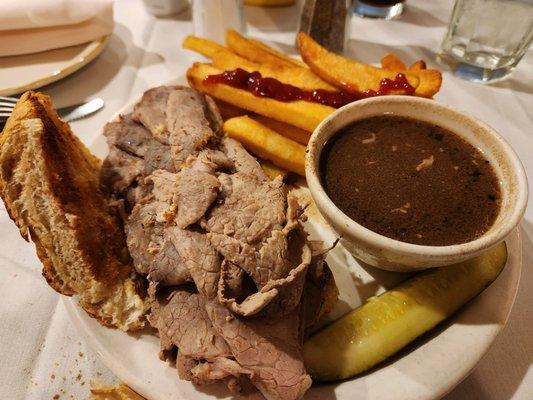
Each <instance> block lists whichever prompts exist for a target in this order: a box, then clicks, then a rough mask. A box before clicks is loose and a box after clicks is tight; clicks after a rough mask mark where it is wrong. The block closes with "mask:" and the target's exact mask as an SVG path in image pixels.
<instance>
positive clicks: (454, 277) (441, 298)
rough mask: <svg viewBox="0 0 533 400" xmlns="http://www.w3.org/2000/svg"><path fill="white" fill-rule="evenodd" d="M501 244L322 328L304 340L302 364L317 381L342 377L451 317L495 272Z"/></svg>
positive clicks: (502, 257)
mask: <svg viewBox="0 0 533 400" xmlns="http://www.w3.org/2000/svg"><path fill="white" fill-rule="evenodd" d="M506 261H507V248H506V246H505V243H501V244H499V245H497V246H495V247H493V248H492V249H490V250H488V251H487V252H485V253H483V254H482V255H480V256H478V257H476V258H474V259H471V260H468V261H464V262H462V263H459V264H454V265H450V266H446V267H441V268H432V269H429V270H426V271H424V272H421V273H419V274H417V275H415V276H414V277H412V278H410V279H408V280H407V281H405V282H403V283H401V284H400V285H398V286H397V287H395V288H394V289H392V290H389V291H387V292H385V293H383V294H381V295H379V296H374V297H371V298H369V299H368V300H367V301H366V302H365V303H364V304H363V305H362V306H361V307H359V308H357V309H355V310H353V311H351V312H349V313H348V314H346V315H345V316H344V317H342V318H340V319H338V320H337V321H335V322H333V323H332V324H330V325H328V326H326V327H324V328H322V329H321V330H319V331H318V332H316V333H315V334H314V335H312V336H311V337H310V338H309V339H308V340H307V341H306V342H305V344H304V350H303V353H304V361H305V367H306V369H307V371H308V373H309V374H311V376H312V377H313V379H315V380H317V381H333V380H339V379H345V378H349V377H352V376H354V375H357V374H360V373H361V372H364V371H366V370H368V369H370V368H372V367H374V366H375V365H377V364H378V363H380V362H382V361H384V360H385V359H387V358H388V357H390V356H391V355H393V354H394V353H396V352H397V351H399V350H400V349H402V348H403V347H404V346H406V345H407V344H408V343H410V342H412V341H413V340H414V339H416V338H417V337H419V336H420V335H422V334H423V333H425V332H427V331H429V330H430V329H432V328H434V327H435V326H436V325H437V324H439V323H440V322H442V321H444V320H445V319H446V318H448V317H449V316H451V315H452V314H453V313H454V312H455V311H457V310H458V309H459V308H460V307H461V306H463V305H464V304H465V303H466V302H468V301H469V300H471V299H472V298H474V297H475V296H477V295H478V294H479V293H481V292H482V291H483V289H485V288H486V287H487V286H489V285H490V284H491V283H492V282H493V281H494V280H495V279H496V278H497V277H498V275H499V274H500V272H501V271H502V270H503V267H504V266H505V263H506Z"/></svg>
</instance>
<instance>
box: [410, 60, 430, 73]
mask: <svg viewBox="0 0 533 400" xmlns="http://www.w3.org/2000/svg"><path fill="white" fill-rule="evenodd" d="M426 68H427V67H426V62H425V61H424V60H418V61H415V62H414V63H413V64H412V65H411V66H410V67H409V71H422V70H423V69H426Z"/></svg>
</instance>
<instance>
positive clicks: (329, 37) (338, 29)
mask: <svg viewBox="0 0 533 400" xmlns="http://www.w3.org/2000/svg"><path fill="white" fill-rule="evenodd" d="M351 3H352V2H351V0H304V3H303V6H302V14H301V17H300V28H299V29H298V30H299V31H300V32H305V33H307V34H308V35H309V36H311V37H312V38H313V39H314V40H315V41H317V42H318V43H320V44H321V45H322V46H324V47H325V48H326V49H328V50H330V51H334V52H336V53H342V51H343V50H344V47H345V46H346V42H347V41H348V37H349V36H350V34H349V32H350V31H349V27H350V18H351V15H352V14H351V13H352V7H351Z"/></svg>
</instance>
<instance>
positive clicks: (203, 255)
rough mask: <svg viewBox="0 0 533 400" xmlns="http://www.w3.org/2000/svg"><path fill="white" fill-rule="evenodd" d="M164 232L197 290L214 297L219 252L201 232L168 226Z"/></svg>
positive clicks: (217, 277)
mask: <svg viewBox="0 0 533 400" xmlns="http://www.w3.org/2000/svg"><path fill="white" fill-rule="evenodd" d="M166 232H167V234H169V235H170V238H171V240H172V243H173V244H174V246H175V248H176V250H177V252H178V254H179V255H180V257H181V259H182V260H183V263H184V264H185V266H186V267H187V269H188V271H189V274H190V275H191V277H192V279H193V280H194V283H195V284H196V287H197V288H198V291H199V292H200V293H201V294H202V295H203V296H205V297H206V298H207V299H213V298H215V297H216V295H217V289H218V280H219V278H220V264H221V262H222V259H221V257H220V254H219V253H218V252H217V251H216V250H215V248H214V247H213V246H212V245H211V243H210V242H209V240H208V239H207V237H206V236H205V235H204V234H203V233H201V232H196V231H192V230H189V229H187V230H185V229H180V228H178V227H169V228H167V230H166Z"/></svg>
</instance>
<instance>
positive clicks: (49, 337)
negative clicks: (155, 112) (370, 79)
mask: <svg viewBox="0 0 533 400" xmlns="http://www.w3.org/2000/svg"><path fill="white" fill-rule="evenodd" d="M451 3H452V2H451V1H436V0H433V1H424V0H409V1H408V2H407V9H406V12H405V14H404V15H403V16H402V17H401V19H398V20H395V21H376V20H363V19H360V18H357V17H354V19H353V20H352V27H353V29H352V36H351V37H352V39H351V40H350V42H349V49H348V54H349V55H352V56H354V57H357V58H359V59H361V60H364V61H365V62H371V63H377V62H378V61H379V58H380V56H381V55H383V54H384V53H385V52H388V51H394V52H395V53H396V54H398V55H399V56H400V57H401V58H402V59H405V60H408V61H414V60H416V59H418V58H424V59H426V60H427V61H428V62H429V64H430V65H432V64H434V58H435V51H436V49H438V46H439V43H440V40H441V38H442V35H443V33H444V30H445V26H446V21H447V20H448V16H449V13H450V9H451ZM115 15H116V21H117V24H116V27H115V34H114V35H113V36H112V38H111V40H110V41H109V46H108V48H107V49H106V50H105V51H104V52H103V54H102V55H101V56H100V57H99V58H98V59H97V60H95V61H94V62H93V63H91V64H90V65H89V66H87V67H85V68H83V69H82V70H80V71H79V72H77V73H76V74H74V75H72V76H71V77H69V78H67V79H64V80H63V81H61V82H58V83H56V84H53V85H50V86H48V87H45V88H44V89H43V90H44V91H45V92H47V93H48V94H50V95H51V96H52V98H53V100H54V102H55V104H56V105H57V106H62V105H69V104H74V103H78V102H80V101H82V100H84V99H88V98H91V97H95V96H99V97H102V98H104V100H105V102H106V106H105V109H104V110H102V111H101V112H99V113H98V114H96V115H94V116H92V117H90V118H87V119H85V120H81V121H78V122H75V123H73V124H72V126H73V129H74V131H75V132H76V133H77V134H78V135H79V136H80V137H81V138H82V140H83V141H84V142H85V143H87V144H88V145H90V144H91V143H92V142H93V141H94V140H95V138H96V137H97V136H98V135H100V129H101V127H102V126H103V124H104V123H105V122H106V121H107V120H109V119H110V118H111V117H112V115H113V114H114V113H115V112H116V111H117V110H118V109H120V108H121V107H122V106H123V105H124V104H125V103H127V102H128V101H130V100H131V99H134V98H136V97H137V96H139V95H140V94H141V93H142V92H143V91H144V90H145V89H148V88H149V87H151V86H155V85H159V84H161V83H164V82H165V81H168V80H172V79H175V78H176V77H179V76H180V75H183V74H184V72H185V70H186V68H187V66H188V65H190V64H191V62H193V61H194V60H197V59H198V56H197V55H196V54H193V53H191V52H188V51H185V50H182V49H181V48H180V44H181V41H182V39H183V37H184V36H185V35H187V34H190V33H191V32H192V25H191V22H190V12H189V11H187V12H184V13H182V14H180V15H178V16H175V17H172V18H165V19H155V18H154V17H151V16H149V15H148V14H146V13H145V11H144V9H143V7H142V4H141V2H140V0H118V1H117V2H116V5H115ZM296 15H297V14H296V9H295V8H294V7H293V8H285V9H262V8H247V9H246V18H247V22H248V28H249V34H250V35H254V36H257V37H259V38H264V39H267V40H271V41H274V42H278V43H279V44H280V46H282V48H284V49H286V50H287V51H291V52H294V48H293V47H292V44H293V42H294V31H295V29H296V25H297V16H296ZM532 71H533V52H532V51H530V52H529V53H528V54H527V55H526V57H525V59H524V60H523V61H522V62H521V64H520V65H519V67H518V68H517V70H516V71H515V72H514V74H513V76H512V77H511V78H510V79H509V80H507V81H504V82H501V83H499V84H495V85H492V86H482V85H478V84H474V83H469V82H465V81H462V80H459V79H456V78H454V77H453V76H452V75H450V74H449V73H448V72H445V74H444V84H443V88H442V91H441V92H440V93H439V94H438V95H437V101H440V102H442V103H446V104H450V105H453V106H454V107H456V108H458V109H460V110H464V111H466V112H469V113H471V114H473V115H475V116H477V117H479V118H480V119H481V120H484V121H486V122H487V123H488V124H490V125H492V126H493V127H494V128H496V129H497V130H498V131H499V132H500V133H501V134H502V135H503V136H504V137H505V138H506V139H507V140H508V141H509V142H510V143H511V145H512V146H513V147H514V148H515V149H516V151H517V152H518V153H519V155H520V157H521V159H522V161H523V163H524V165H525V168H526V170H527V173H528V175H529V177H530V178H533V74H532ZM0 73H1V71H0ZM529 200H530V202H529V203H530V206H529V208H528V209H527V211H526V216H525V220H524V222H523V223H522V237H523V240H524V268H523V271H522V277H521V283H520V289H519V292H518V297H517V299H516V303H515V306H514V308H513V311H512V314H511V317H510V320H509V323H508V325H507V326H506V328H505V329H504V330H503V332H502V333H501V335H500V336H499V337H498V338H497V340H496V342H495V343H494V345H493V346H492V348H491V349H490V350H489V352H488V353H487V354H486V356H485V357H484V358H483V359H482V360H481V362H480V363H479V364H478V365H477V367H476V368H475V369H474V370H473V372H472V374H471V375H470V376H469V377H467V378H466V379H465V380H464V382H462V383H461V384H460V385H459V386H458V387H457V388H456V389H454V390H453V391H452V392H451V393H450V394H449V395H447V396H446V397H445V399H446V400H464V399H489V400H507V399H513V400H531V399H533V369H531V368H530V366H531V363H532V360H533V270H532V269H531V268H532V267H533V245H532V244H533V201H532V200H533V196H532V195H530V197H529ZM0 238H1V240H0V299H1V300H0V316H1V318H0V321H1V322H0V398H1V399H6V400H7V399H14V400H18V399H35V400H41V399H52V398H54V396H56V395H59V396H60V398H61V399H71V398H74V399H84V398H85V397H86V396H87V393H88V386H89V381H90V380H91V379H94V378H98V379H101V380H104V381H105V380H107V381H113V379H114V378H113V376H112V374H111V373H110V372H109V371H108V370H107V369H106V368H105V367H104V366H103V365H102V364H101V363H100V362H99V361H98V359H97V357H96V355H95V354H93V352H92V351H91V350H90V349H89V348H87V346H86V345H85V344H84V343H83V342H82V341H81V340H80V339H79V337H78V334H77V333H76V331H75V330H74V327H73V326H72V325H71V323H70V322H69V320H68V317H67V315H66V312H65V310H64V308H63V305H62V303H61V302H60V301H58V299H59V296H58V295H56V293H55V292H53V291H52V290H51V289H50V288H49V287H48V286H47V285H46V283H45V282H44V279H43V278H42V277H41V275H40V269H41V266H40V263H39V261H38V259H37V257H36V256H35V251H34V247H33V245H29V244H27V243H25V242H24V241H23V240H22V239H21V238H20V236H19V235H18V232H17V230H16V228H15V225H14V224H13V223H12V222H11V221H10V220H9V219H8V217H7V214H6V213H5V211H4V208H3V206H1V209H0ZM434 367H435V368H438V367H439V366H438V365H435V366H434ZM393 393H394V390H393V389H392V388H391V399H394V395H393Z"/></svg>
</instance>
